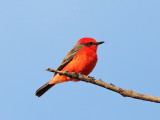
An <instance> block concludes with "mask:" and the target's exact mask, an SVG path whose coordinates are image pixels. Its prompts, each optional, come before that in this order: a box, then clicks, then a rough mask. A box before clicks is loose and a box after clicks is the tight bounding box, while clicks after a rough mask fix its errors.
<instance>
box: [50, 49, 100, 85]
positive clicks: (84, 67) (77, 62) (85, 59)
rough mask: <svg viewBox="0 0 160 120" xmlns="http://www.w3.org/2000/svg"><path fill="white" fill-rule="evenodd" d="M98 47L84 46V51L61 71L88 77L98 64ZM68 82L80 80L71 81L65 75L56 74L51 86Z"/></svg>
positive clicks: (80, 51) (79, 52)
mask: <svg viewBox="0 0 160 120" xmlns="http://www.w3.org/2000/svg"><path fill="white" fill-rule="evenodd" d="M96 47H97V46H94V47H93V48H91V47H86V46H83V47H82V49H81V50H79V51H78V53H77V55H76V56H75V57H74V58H73V59H72V60H71V61H70V62H69V63H68V64H67V65H66V66H65V67H64V68H63V69H62V70H61V71H65V70H68V71H69V72H76V73H82V74H84V75H88V74H89V73H90V72H92V70H93V68H94V67H95V65H96V63H97V53H96V50H97V49H96ZM66 81H78V80H75V79H70V78H69V77H66V76H64V75H62V76H60V75H59V74H56V75H55V76H54V77H53V78H52V79H51V81H50V82H49V84H57V83H62V82H66Z"/></svg>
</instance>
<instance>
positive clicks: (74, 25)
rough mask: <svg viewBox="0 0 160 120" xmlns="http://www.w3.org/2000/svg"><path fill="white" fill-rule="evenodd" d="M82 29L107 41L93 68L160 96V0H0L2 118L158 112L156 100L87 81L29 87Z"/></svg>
mask: <svg viewBox="0 0 160 120" xmlns="http://www.w3.org/2000/svg"><path fill="white" fill-rule="evenodd" d="M82 37H93V38H95V39H96V40H97V41H105V44H103V45H101V46H99V48H98V56H99V61H98V63H97V65H96V67H95V69H94V71H93V72H92V73H91V74H90V76H94V77H95V78H97V79H99V78H101V79H102V80H103V81H105V82H107V83H113V84H115V85H116V86H119V87H122V88H125V89H132V90H133V91H135V92H139V93H143V94H151V95H154V96H160V0H47V1H44V0H25V1H22V0H1V1H0V55H1V59H0V66H1V67H0V74H1V81H0V82H1V85H0V86H1V87H0V98H1V100H0V119H1V120H64V119H65V120H98V119H100V120H106V119H107V120H142V119H143V120H151V119H159V112H160V104H157V103H151V102H146V101H140V100H136V99H132V98H123V97H122V96H120V95H119V94H117V93H114V92H112V91H109V90H106V89H104V88H101V87H98V86H95V85H92V84H88V83H84V82H77V83H74V82H68V83H64V84H59V85H56V86H55V87H54V88H52V89H51V90H50V91H48V92H47V93H46V94H45V95H44V96H42V97H41V98H37V97H36V96H35V95H34V93H35V91H36V90H37V89H38V88H39V87H40V86H41V85H43V84H44V83H45V82H47V81H49V80H50V78H51V77H52V76H53V74H52V73H50V72H47V71H45V69H46V68H48V67H51V68H55V69H56V68H57V67H58V65H59V64H60V63H61V61H62V59H63V58H64V56H65V55H66V54H67V52H68V51H69V50H70V49H71V48H72V47H73V46H74V45H75V44H76V42H77V41H78V40H79V39H80V38H82Z"/></svg>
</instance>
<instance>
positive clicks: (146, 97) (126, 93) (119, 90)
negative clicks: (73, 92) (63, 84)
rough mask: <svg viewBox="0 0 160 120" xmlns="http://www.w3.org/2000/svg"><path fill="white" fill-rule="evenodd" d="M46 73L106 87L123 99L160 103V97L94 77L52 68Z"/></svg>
mask: <svg viewBox="0 0 160 120" xmlns="http://www.w3.org/2000/svg"><path fill="white" fill-rule="evenodd" d="M46 71H50V72H55V73H59V74H60V75H66V76H68V77H70V78H74V79H78V80H81V81H84V82H89V83H92V84H95V85H98V86H101V87H104V88H106V89H109V90H111V91H114V92H116V93H119V94H121V95H122V96H123V97H131V98H135V99H140V100H145V101H150V102H156V103H160V97H155V96H151V95H144V94H140V93H136V92H133V91H132V90H126V89H123V88H119V87H116V86H115V85H113V84H108V83H105V82H103V81H102V80H101V79H100V80H96V79H95V78H93V77H88V76H86V75H83V74H80V73H75V72H69V71H64V72H62V71H58V70H54V69H51V68H47V69H46Z"/></svg>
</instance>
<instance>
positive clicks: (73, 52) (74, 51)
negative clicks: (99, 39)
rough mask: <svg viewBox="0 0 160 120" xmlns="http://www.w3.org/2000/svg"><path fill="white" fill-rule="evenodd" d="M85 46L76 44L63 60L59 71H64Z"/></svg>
mask: <svg viewBox="0 0 160 120" xmlns="http://www.w3.org/2000/svg"><path fill="white" fill-rule="evenodd" d="M83 46H84V44H82V43H78V44H76V45H75V46H74V47H73V48H72V49H71V50H70V51H69V53H68V54H67V55H66V57H65V58H64V59H63V61H62V63H61V64H60V65H59V66H58V68H57V70H62V69H63V68H64V67H65V66H66V65H67V64H68V63H69V62H70V61H71V60H72V59H73V58H74V57H75V56H76V54H77V52H78V51H79V50H80V49H81V48H82V47H83Z"/></svg>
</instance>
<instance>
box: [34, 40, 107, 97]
mask: <svg viewBox="0 0 160 120" xmlns="http://www.w3.org/2000/svg"><path fill="white" fill-rule="evenodd" d="M102 43H104V42H96V40H95V39H93V38H89V37H86V38H82V39H80V40H79V41H78V42H77V44H76V45H75V46H74V47H73V48H72V49H71V51H70V52H69V53H68V54H67V55H66V57H65V58H64V59H63V61H62V63H61V64H60V65H59V67H58V68H57V70H60V71H65V70H68V71H69V72H76V73H81V74H84V75H89V73H90V72H92V70H93V68H94V67H95V65H96V63H97V46H98V45H100V44H102ZM67 81H78V80H77V79H71V78H70V77H67V76H64V75H61V76H60V75H59V74H55V75H54V76H53V78H52V79H51V80H50V81H49V82H47V83H46V84H44V85H43V86H42V87H40V88H39V89H38V90H37V91H36V93H35V95H36V96H38V97H40V96H41V95H43V94H44V93H45V92H46V91H47V90H49V89H50V88H51V87H52V86H54V85H55V84H58V83H63V82H67Z"/></svg>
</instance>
